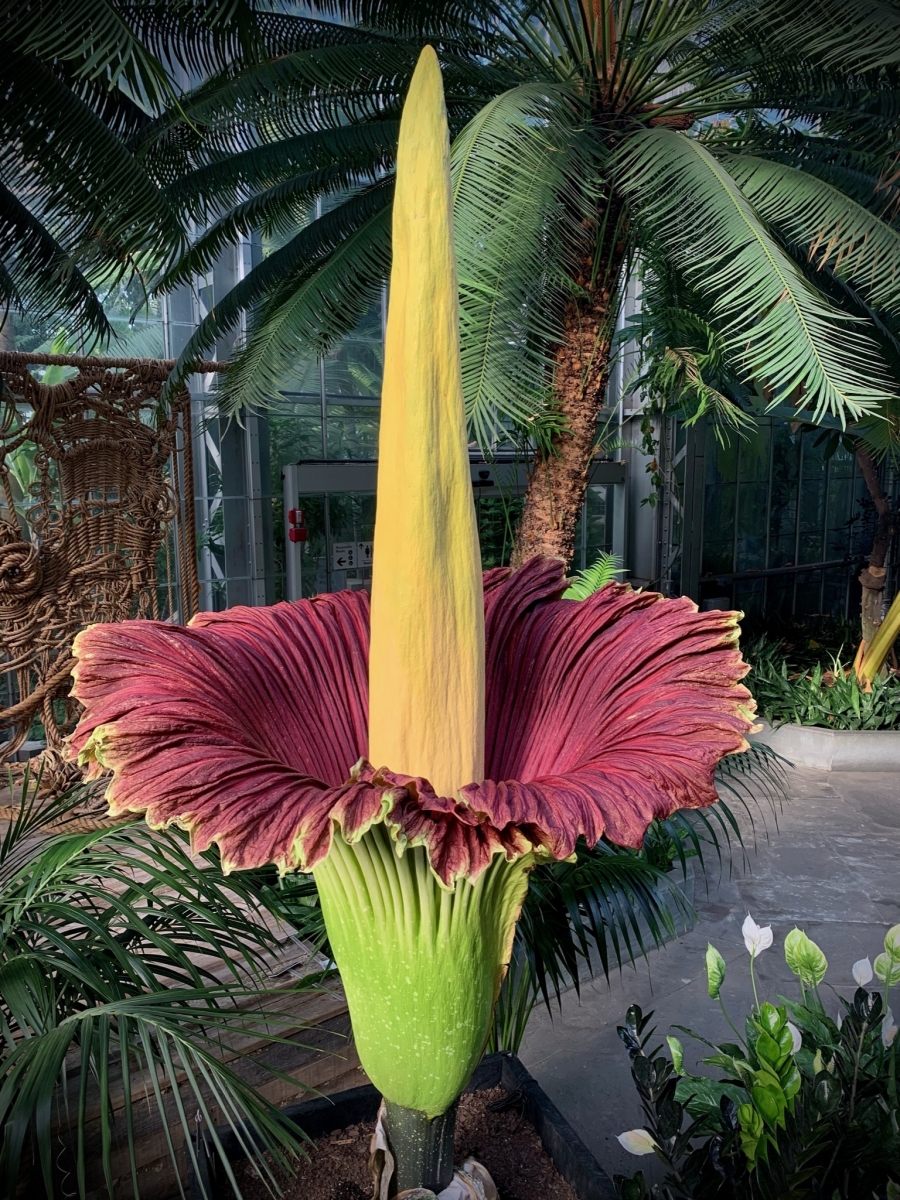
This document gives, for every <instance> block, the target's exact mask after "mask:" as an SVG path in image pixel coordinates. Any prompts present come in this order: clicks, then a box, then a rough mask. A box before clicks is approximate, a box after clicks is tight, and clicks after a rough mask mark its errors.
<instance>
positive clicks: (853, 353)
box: [619, 128, 892, 420]
mask: <svg viewBox="0 0 900 1200" xmlns="http://www.w3.org/2000/svg"><path fill="white" fill-rule="evenodd" d="M619 181H620V185H621V187H622V188H623V190H624V191H625V193H626V195H628V196H629V198H630V199H631V200H632V202H633V204H634V206H635V210H636V214H637V218H638V219H639V220H640V221H641V222H642V223H643V224H644V227H645V229H646V231H647V234H648V235H649V236H651V237H652V238H653V239H654V241H656V242H658V244H659V245H660V246H661V247H662V248H663V250H664V252H666V253H667V254H668V255H670V256H671V258H672V259H673V261H674V262H675V263H676V265H677V266H678V268H679V269H680V270H682V271H683V272H684V275H685V277H686V278H687V279H688V280H689V281H690V282H691V283H692V285H693V286H695V287H696V288H697V290H698V292H700V293H701V294H702V295H705V296H707V297H708V298H709V300H710V302H711V312H712V314H713V317H714V320H715V321H716V323H717V324H718V325H719V326H720V328H721V329H722V331H723V333H724V335H725V337H726V344H727V346H728V348H729V351H730V354H731V355H732V357H733V358H734V360H735V361H736V362H737V363H738V364H739V365H740V369H741V372H742V374H743V376H744V377H745V378H747V379H752V380H756V381H758V384H759V385H760V386H767V387H770V388H771V389H772V390H773V392H774V394H775V397H776V401H777V402H778V403H784V402H786V401H787V399H788V398H789V397H794V396H796V397H798V398H802V402H803V407H804V409H805V410H806V411H807V412H809V416H810V419H812V420H815V419H816V418H817V417H819V416H821V415H822V414H823V413H829V414H832V415H834V416H837V417H839V418H841V419H844V420H847V419H850V420H856V419H858V418H859V417H861V416H862V415H864V414H866V413H870V412H874V411H877V410H878V409H879V407H880V406H882V405H883V404H884V403H885V402H887V401H888V400H889V398H890V396H891V394H892V387H891V384H890V382H889V380H888V379H887V372H886V370H885V367H884V365H883V364H882V363H881V362H880V361H879V356H878V353H877V349H876V347H875V345H874V343H873V342H872V341H871V339H870V338H868V337H867V336H866V335H865V333H864V332H863V330H862V328H861V323H860V322H857V321H854V320H852V319H850V318H848V317H847V316H846V315H844V314H842V313H840V312H839V311H837V310H836V309H834V308H832V307H831V306H830V305H829V304H828V303H827V301H826V300H825V299H824V297H823V296H822V295H821V294H817V293H816V292H815V291H814V289H813V288H812V287H811V286H810V285H809V283H808V282H807V281H806V279H804V278H803V276H802V274H801V272H800V271H799V270H798V269H797V267H796V265H795V264H794V263H793V262H792V260H791V259H790V257H789V256H788V255H787V254H786V253H785V251H784V250H783V249H782V248H781V246H779V244H778V242H777V241H776V240H775V239H774V238H773V237H772V236H771V234H770V233H769V231H768V229H767V228H766V226H765V224H764V223H763V221H762V220H761V219H760V217H759V216H758V214H757V213H756V211H755V210H754V209H753V207H752V205H751V204H750V202H749V200H748V199H747V198H746V197H745V196H744V194H743V192H742V191H741V189H740V188H739V187H738V185H737V183H736V181H735V180H734V179H733V178H732V177H731V175H730V174H729V173H728V171H727V169H726V165H725V164H724V163H722V162H721V161H719V160H717V159H716V158H715V157H714V156H713V155H712V154H710V152H709V151H708V150H707V149H705V147H704V146H702V145H701V144H700V142H699V141H698V140H697V139H692V138H686V137H684V136H683V135H680V134H678V133H675V132H673V131H672V130H668V129H662V128H661V129H650V130H645V131H640V132H638V133H635V134H632V135H631V136H630V137H629V138H628V139H627V140H626V142H625V144H624V146H623V149H622V151H621V153H620V156H619ZM838 329H839V330H840V336H836V330H838Z"/></svg>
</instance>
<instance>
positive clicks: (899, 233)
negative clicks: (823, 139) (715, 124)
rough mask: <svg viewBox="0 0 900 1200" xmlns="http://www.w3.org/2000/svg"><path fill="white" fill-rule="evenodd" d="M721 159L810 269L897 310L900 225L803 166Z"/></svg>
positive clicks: (878, 305) (874, 302)
mask: <svg viewBox="0 0 900 1200" xmlns="http://www.w3.org/2000/svg"><path fill="white" fill-rule="evenodd" d="M726 165H727V167H728V171H729V174H731V175H732V176H733V177H734V178H735V179H736V180H737V182H738V184H739V185H740V188H741V191H742V192H743V193H744V195H745V196H746V197H747V198H748V200H750V202H751V203H752V204H753V206H754V208H755V209H756V211H757V212H758V213H759V215H760V216H761V217H762V218H763V219H764V220H765V221H767V222H769V223H770V224H772V225H775V226H776V227H778V228H779V229H780V230H781V231H782V232H783V234H784V235H785V237H786V238H787V240H788V242H789V243H791V244H793V245H796V246H797V247H798V248H800V249H802V251H803V253H804V254H805V255H806V256H807V258H808V259H809V261H810V262H811V263H812V264H813V265H814V266H815V268H816V270H818V271H822V270H825V269H826V268H827V269H828V270H831V271H834V273H835V274H836V275H837V276H838V277H839V278H840V279H846V280H851V281H852V282H853V283H854V284H855V285H857V286H858V287H859V288H860V290H861V291H862V293H863V295H864V296H866V298H867V299H868V301H869V303H870V304H871V305H872V306H873V307H875V308H883V309H887V310H889V311H891V312H894V313H896V312H898V311H900V272H898V269H897V262H898V259H900V230H898V229H896V228H894V227H893V226H892V225H890V224H888V222H887V221H883V220H882V219H881V218H880V217H879V216H878V215H877V213H874V212H870V211H869V210H868V209H867V208H865V207H864V206H863V205H862V204H858V203H857V202H856V201H855V200H853V199H852V198H851V197H849V196H848V195H847V194H846V192H844V191H841V190H840V189H839V188H837V187H834V186H832V185H831V184H829V183H826V182H824V181H823V180H822V179H818V178H817V177H816V176H815V175H813V174H811V173H810V172H809V171H802V170H799V169H797V168H796V167H791V166H787V165H785V164H784V163H779V162H771V161H770V160H767V159H762V158H750V157H740V156H737V155H736V156H734V157H729V158H728V159H727V160H726Z"/></svg>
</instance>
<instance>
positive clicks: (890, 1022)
mask: <svg viewBox="0 0 900 1200" xmlns="http://www.w3.org/2000/svg"><path fill="white" fill-rule="evenodd" d="M896 1036H897V1026H896V1024H895V1022H894V1014H893V1011H892V1010H891V1008H890V1005H889V1006H888V1007H887V1009H886V1010H885V1014H884V1020H883V1021H882V1022H881V1040H882V1042H884V1048H885V1050H887V1049H889V1048H890V1047H891V1046H892V1045H893V1042H894V1038H895V1037H896Z"/></svg>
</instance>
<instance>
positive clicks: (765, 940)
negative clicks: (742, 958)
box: [741, 913, 773, 958]
mask: <svg viewBox="0 0 900 1200" xmlns="http://www.w3.org/2000/svg"><path fill="white" fill-rule="evenodd" d="M741 933H742V934H743V935H744V945H745V946H746V947H747V950H748V951H749V952H750V954H751V955H752V957H753V958H756V957H757V955H759V954H762V952H763V950H768V949H769V947H770V946H771V945H772V940H773V935H772V926H771V925H763V926H759V925H757V923H756V922H755V921H754V920H753V918H752V917H751V916H750V914H749V913H747V919H746V920H745V921H744V924H743V925H742V926H741Z"/></svg>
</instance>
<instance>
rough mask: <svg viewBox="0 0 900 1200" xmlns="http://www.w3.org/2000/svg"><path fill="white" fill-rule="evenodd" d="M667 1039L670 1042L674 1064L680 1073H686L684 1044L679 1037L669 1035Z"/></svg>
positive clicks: (670, 1051)
mask: <svg viewBox="0 0 900 1200" xmlns="http://www.w3.org/2000/svg"><path fill="white" fill-rule="evenodd" d="M666 1041H667V1042H668V1044H669V1053H670V1054H671V1055H672V1066H673V1067H674V1068H675V1070H676V1072H677V1073H678V1074H679V1075H683V1074H684V1046H682V1044H681V1042H680V1041H679V1040H678V1038H677V1037H672V1036H671V1035H667V1037H666Z"/></svg>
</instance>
